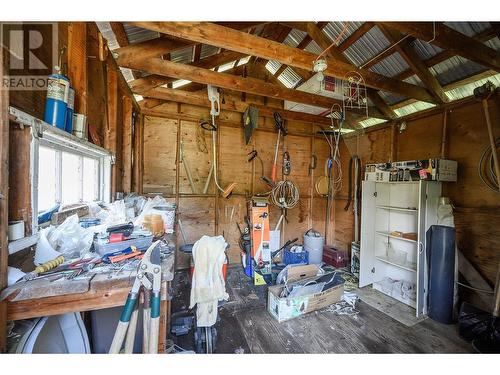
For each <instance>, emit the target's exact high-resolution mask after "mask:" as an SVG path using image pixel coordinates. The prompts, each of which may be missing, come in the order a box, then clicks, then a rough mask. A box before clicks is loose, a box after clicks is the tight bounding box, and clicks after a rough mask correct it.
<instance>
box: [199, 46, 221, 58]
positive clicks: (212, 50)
mask: <svg viewBox="0 0 500 375" xmlns="http://www.w3.org/2000/svg"><path fill="white" fill-rule="evenodd" d="M218 52H219V47H215V46H211V45H208V44H202V45H201V51H200V59H206V58H207V57H210V56H213V55H215V54H216V53H218Z"/></svg>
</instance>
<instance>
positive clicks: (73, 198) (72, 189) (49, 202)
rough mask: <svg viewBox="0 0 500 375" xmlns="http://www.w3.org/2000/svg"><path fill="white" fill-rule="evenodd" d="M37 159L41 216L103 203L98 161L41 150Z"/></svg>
mask: <svg viewBox="0 0 500 375" xmlns="http://www.w3.org/2000/svg"><path fill="white" fill-rule="evenodd" d="M38 159H39V162H38V212H41V211H45V210H47V209H49V208H51V207H54V206H55V205H56V204H57V203H61V204H64V205H66V204H72V203H78V202H95V201H98V200H100V196H99V182H100V181H99V158H96V157H88V156H83V155H81V154H77V153H72V152H67V151H61V150H58V149H57V148H52V147H48V146H40V147H39V156H38Z"/></svg>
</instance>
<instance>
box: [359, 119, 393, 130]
mask: <svg viewBox="0 0 500 375" xmlns="http://www.w3.org/2000/svg"><path fill="white" fill-rule="evenodd" d="M383 122H387V120H382V119H379V118H374V117H369V118H367V119H366V120H363V121H360V122H358V124H359V125H361V126H362V127H363V128H369V127H370V126H374V125H378V124H382V123H383Z"/></svg>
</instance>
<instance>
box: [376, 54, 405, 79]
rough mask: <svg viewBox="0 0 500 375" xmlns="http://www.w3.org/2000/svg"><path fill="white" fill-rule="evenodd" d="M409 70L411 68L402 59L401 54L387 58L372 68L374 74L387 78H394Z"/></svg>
mask: <svg viewBox="0 0 500 375" xmlns="http://www.w3.org/2000/svg"><path fill="white" fill-rule="evenodd" d="M408 69H410V67H409V66H408V64H407V63H406V61H405V60H404V59H403V57H401V55H400V54H399V52H396V53H393V54H392V55H390V56H387V57H386V58H385V59H383V60H382V61H380V62H379V63H377V64H375V65H373V66H372V67H371V68H370V70H371V71H372V72H375V73H378V74H382V75H384V76H386V77H394V76H396V75H398V74H399V73H402V72H404V71H406V70H408Z"/></svg>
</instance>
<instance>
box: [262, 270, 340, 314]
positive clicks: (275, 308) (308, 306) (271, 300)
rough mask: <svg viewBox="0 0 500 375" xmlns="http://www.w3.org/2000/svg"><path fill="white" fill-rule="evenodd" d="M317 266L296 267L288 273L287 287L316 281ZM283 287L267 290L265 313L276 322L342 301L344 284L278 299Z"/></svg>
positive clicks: (275, 286) (278, 286)
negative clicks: (318, 291) (312, 292)
mask: <svg viewBox="0 0 500 375" xmlns="http://www.w3.org/2000/svg"><path fill="white" fill-rule="evenodd" d="M317 269H318V268H317V266H315V265H307V266H297V267H293V268H292V269H290V271H289V273H288V286H289V287H291V286H293V284H294V283H297V282H300V283H304V282H307V281H312V280H315V279H317V278H318V277H317V276H316V272H317ZM283 288H284V285H274V286H271V287H269V288H268V303H267V311H269V313H270V314H271V315H272V316H273V317H274V318H275V319H276V320H277V321H278V322H280V323H281V322H284V321H286V320H290V319H293V318H296V317H298V316H301V315H304V314H307V313H310V312H312V311H316V310H319V309H323V308H325V307H327V306H329V305H331V304H333V303H336V302H338V301H340V300H341V299H342V295H343V294H344V284H343V283H341V284H339V285H336V286H333V287H331V288H329V289H327V290H325V291H323V292H320V293H314V294H309V295H305V296H300V297H295V298H285V297H284V298H282V297H280V294H281V291H282V290H283Z"/></svg>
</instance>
